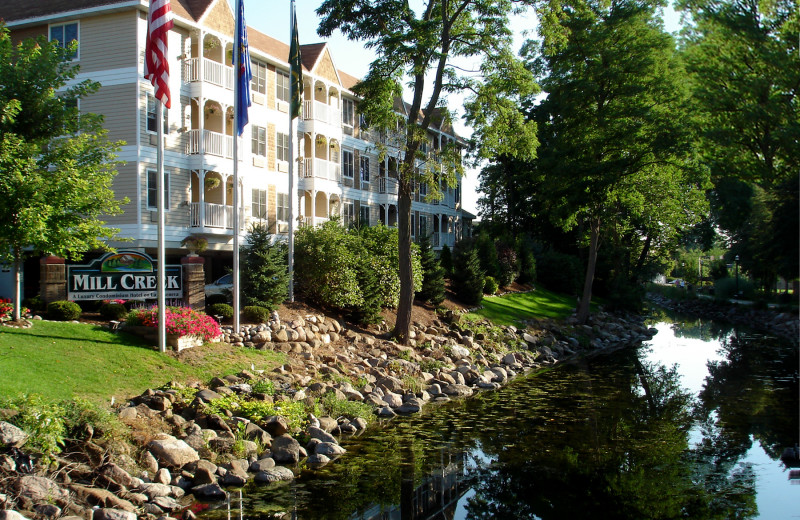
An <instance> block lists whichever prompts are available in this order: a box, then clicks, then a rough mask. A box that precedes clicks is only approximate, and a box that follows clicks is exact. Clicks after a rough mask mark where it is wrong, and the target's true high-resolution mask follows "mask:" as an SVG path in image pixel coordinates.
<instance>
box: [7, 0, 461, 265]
mask: <svg viewBox="0 0 800 520" xmlns="http://www.w3.org/2000/svg"><path fill="white" fill-rule="evenodd" d="M171 6H172V11H173V14H174V24H175V25H174V28H173V29H172V30H171V31H170V32H169V44H168V48H169V56H168V58H169V65H170V91H171V92H172V108H171V109H169V110H166V109H165V117H164V122H163V124H164V129H165V148H164V169H165V173H166V186H165V190H166V191H167V194H166V201H167V203H166V204H167V208H166V229H165V235H166V245H167V253H168V256H173V257H177V256H179V255H182V254H184V253H185V250H184V249H182V248H181V246H180V243H181V241H182V240H183V239H184V238H186V237H187V236H189V235H201V236H203V237H205V238H207V239H208V242H209V248H208V250H207V251H206V252H205V253H203V256H205V257H206V259H207V262H208V263H207V273H208V274H207V276H208V277H212V276H216V275H217V274H219V273H220V272H221V271H222V269H223V266H224V265H229V264H230V258H231V256H232V255H231V252H232V246H233V229H232V221H233V211H234V208H233V204H232V203H233V141H234V137H233V136H234V133H235V131H234V126H235V125H234V122H233V99H234V91H233V87H234V74H233V68H232V67H231V55H232V47H233V43H234V27H235V19H234V15H233V12H232V10H231V8H230V6H229V4H228V1H227V0H172V1H171ZM147 8H148V4H147V2H146V1H145V0H39V1H36V2H26V1H23V0H2V1H0V19H4V20H5V23H6V25H7V26H8V27H9V29H10V30H11V33H12V37H13V38H14V39H15V40H20V39H23V38H28V37H36V36H39V35H47V37H49V38H50V39H57V40H59V41H61V42H68V41H71V40H73V39H75V40H77V41H78V50H77V53H76V55H75V57H74V61H75V63H76V64H78V65H80V76H79V79H85V78H90V79H92V80H95V81H98V82H99V83H100V85H101V87H100V89H99V91H98V92H97V93H95V94H93V95H91V96H89V97H87V98H85V99H83V100H81V105H80V109H81V110H82V111H86V112H93V113H97V114H102V115H103V116H104V117H105V127H106V128H107V129H108V131H109V138H110V139H112V140H115V141H116V140H122V141H125V143H126V144H125V146H123V147H122V152H121V154H120V159H122V160H124V161H125V164H124V165H122V166H120V167H119V168H118V172H119V173H118V175H117V177H116V178H115V180H114V186H113V187H114V191H115V193H116V195H117V197H118V198H122V197H128V198H129V199H130V203H129V204H127V205H126V206H124V207H123V209H124V213H123V214H122V215H119V216H116V217H110V218H108V223H109V225H111V226H114V227H118V228H120V229H121V236H124V237H130V238H131V239H132V242H127V243H124V244H119V245H121V246H124V247H125V248H135V249H140V250H143V251H145V252H148V253H154V252H155V249H156V245H157V244H156V239H157V223H156V220H157V219H156V214H157V212H156V194H157V193H156V187H155V180H156V173H155V172H156V142H157V137H156V132H157V126H156V125H157V124H158V121H156V111H155V99H154V97H153V89H152V87H151V85H150V83H149V82H148V81H147V80H145V79H144V77H143V67H144V48H145V39H146V32H147ZM248 39H249V50H250V57H251V61H252V72H253V80H252V84H251V91H252V101H253V103H252V107H251V108H250V111H249V119H250V124H249V125H248V126H247V127H246V129H245V132H244V134H243V136H242V137H241V138H240V141H239V159H240V163H239V178H240V183H241V192H240V193H241V198H240V200H241V201H242V205H241V209H240V211H241V215H242V219H241V222H243V225H242V229H241V233H242V236H244V234H245V233H246V230H247V228H248V226H249V223H251V222H255V221H262V222H265V223H266V224H267V225H268V226H269V228H270V229H271V230H272V231H273V232H275V233H286V232H287V230H288V218H289V195H288V194H289V177H288V171H289V163H288V157H289V148H288V147H289V135H288V133H289V118H288V108H289V103H288V101H289V63H288V55H289V46H288V44H285V43H283V42H280V41H277V40H275V39H274V38H271V37H270V36H267V35H266V34H263V33H261V32H259V31H257V30H255V29H253V28H252V27H249V28H248ZM301 54H302V59H303V67H304V70H303V74H304V92H303V115H302V117H301V118H300V120H299V123H298V124H297V137H296V139H295V140H294V145H295V146H296V150H295V157H296V158H298V162H297V168H295V175H296V178H297V180H296V186H297V198H298V199H297V201H296V204H295V206H294V207H295V215H296V216H297V218H298V221H299V222H298V223H299V224H301V225H318V224H319V223H321V222H324V221H326V220H327V219H329V218H331V217H332V216H334V215H338V216H340V217H341V218H342V220H343V222H345V223H349V222H352V221H354V220H356V219H358V220H359V221H361V222H363V223H367V224H369V225H374V224H376V223H378V222H381V223H383V224H386V225H388V226H394V225H396V223H397V180H396V179H397V159H396V157H397V155H398V150H393V149H392V148H391V146H389V148H388V153H386V154H385V157H384V158H383V160H380V159H379V157H380V154H379V153H378V149H377V147H376V146H375V143H376V142H377V140H378V139H380V136H378V135H377V132H371V131H369V130H367V129H365V128H363V126H362V125H361V122H360V118H359V114H358V99H357V98H356V97H355V96H354V95H353V92H352V90H351V89H352V87H353V86H354V85H355V84H356V83H357V82H358V79H357V78H355V77H353V76H351V75H348V74H347V73H345V72H343V71H341V70H339V69H338V68H337V67H336V66H335V64H334V57H333V56H332V55H331V53H330V50H329V48H328V46H327V45H326V44H325V43H316V44H310V45H303V46H301ZM396 106H397V109H398V110H399V111H403V110H405V109H406V107H407V105H405V104H404V103H397V104H396ZM428 137H429V143H427V146H428V147H430V149H432V150H436V149H442V148H443V146H445V145H446V144H448V143H451V142H455V143H457V144H458V137H457V136H456V135H455V133H454V132H453V130H452V128H451V127H450V126H449V125H448V124H446V123H444V122H443V121H439V122H437V125H432V127H431V129H430V131H429V134H428ZM460 186H461V184H460V180H459V183H458V187H455V188H446V187H444V189H443V193H444V197H443V198H442V199H441V200H440V201H435V202H434V201H430V200H427V199H426V192H427V189H426V186H420V187H419V188H418V190H417V193H415V196H414V202H413V203H412V211H413V217H412V227H413V231H412V234H413V235H415V236H419V234H420V233H421V232H428V233H433V245H434V247H435V248H437V249H438V248H441V247H442V246H443V245H445V244H448V245H450V246H452V245H453V244H454V243H455V241H456V240H458V239H459V238H460V236H461V233H462V226H463V218H464V215H465V212H463V211H462V209H461V201H460ZM466 216H467V217H471V215H469V214H466Z"/></svg>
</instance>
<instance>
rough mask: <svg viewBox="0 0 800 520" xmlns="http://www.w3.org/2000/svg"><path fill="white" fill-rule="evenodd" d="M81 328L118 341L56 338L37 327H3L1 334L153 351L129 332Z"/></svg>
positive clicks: (142, 340) (145, 341)
mask: <svg viewBox="0 0 800 520" xmlns="http://www.w3.org/2000/svg"><path fill="white" fill-rule="evenodd" d="M81 327H86V328H87V330H90V331H92V332H93V333H96V332H99V333H103V334H113V335H114V336H115V337H116V338H118V340H116V341H115V340H111V339H109V340H105V339H98V338H97V337H84V336H79V335H73V336H55V335H53V334H41V333H37V331H36V326H34V327H32V328H30V329H13V328H10V327H3V328H0V333H2V334H15V335H18V336H20V337H32V336H33V337H37V338H42V339H53V340H58V341H63V342H86V341H91V342H92V343H105V344H108V345H125V346H128V347H138V348H146V349H148V350H152V348H153V345H151V344H149V343H148V342H147V340H145V339H144V338H141V337H139V336H137V335H135V334H130V333H128V332H123V331H116V332H115V331H111V330H108V329H107V328H105V327H102V326H100V325H81Z"/></svg>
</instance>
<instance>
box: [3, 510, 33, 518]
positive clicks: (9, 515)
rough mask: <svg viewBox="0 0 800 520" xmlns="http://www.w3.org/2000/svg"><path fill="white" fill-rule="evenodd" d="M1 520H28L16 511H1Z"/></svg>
mask: <svg viewBox="0 0 800 520" xmlns="http://www.w3.org/2000/svg"><path fill="white" fill-rule="evenodd" d="M0 520H28V517H25V516H22V515H21V514H19V513H18V512H16V511H0Z"/></svg>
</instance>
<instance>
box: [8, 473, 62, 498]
mask: <svg viewBox="0 0 800 520" xmlns="http://www.w3.org/2000/svg"><path fill="white" fill-rule="evenodd" d="M13 487H14V490H15V491H16V492H17V494H18V495H19V496H21V497H24V498H29V499H31V500H32V501H34V502H54V501H55V502H59V501H62V500H67V499H68V498H69V493H68V492H67V490H66V489H62V488H61V487H60V486H59V485H58V484H56V483H55V482H54V481H52V480H50V479H49V478H45V477H35V476H33V475H26V476H24V477H20V478H19V479H17V480H16V482H14V486H13Z"/></svg>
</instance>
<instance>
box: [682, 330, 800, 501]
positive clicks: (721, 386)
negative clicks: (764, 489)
mask: <svg viewBox="0 0 800 520" xmlns="http://www.w3.org/2000/svg"><path fill="white" fill-rule="evenodd" d="M722 351H723V352H724V354H725V357H726V359H725V360H724V361H715V362H709V364H708V369H709V376H708V377H707V379H706V383H705V386H704V387H703V390H702V391H701V392H700V399H699V402H698V405H697V410H696V413H697V417H698V421H699V422H700V424H701V428H702V433H703V439H702V441H701V442H700V444H699V445H698V447H697V449H696V450H694V455H695V457H696V459H697V461H698V463H699V466H698V467H702V468H705V469H706V470H707V471H706V473H705V474H703V475H698V476H699V477H702V478H704V479H705V480H706V481H707V483H708V484H707V485H708V486H709V487H726V486H727V487H728V488H729V493H728V494H726V495H725V498H727V499H729V500H736V499H738V498H739V494H738V491H739V490H740V489H741V488H742V487H745V488H746V487H748V486H750V485H751V482H752V481H754V480H755V476H754V475H753V471H752V468H750V467H747V466H737V462H738V461H739V460H740V459H741V458H742V457H744V456H745V454H746V453H747V451H748V450H749V449H750V448H751V447H752V444H753V442H752V440H753V439H755V440H758V441H759V443H760V444H761V446H762V447H763V448H764V450H765V451H766V453H767V454H768V455H769V456H770V457H771V458H772V459H773V460H775V461H777V460H778V458H779V457H780V455H781V453H782V451H783V449H784V448H786V447H789V446H793V445H794V444H795V443H796V442H797V441H798V439H797V432H798V427H799V425H798V416H797V407H798V403H797V396H798V384H797V378H796V370H797V364H798V357H797V349H796V347H794V346H792V345H791V344H789V343H788V342H785V341H781V340H776V339H774V338H763V337H760V336H748V335H745V334H742V333H736V334H733V335H731V336H730V337H729V338H728V339H727V340H726V341H725V342H723V343H722ZM776 463H777V462H776ZM753 508H755V506H753Z"/></svg>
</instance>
